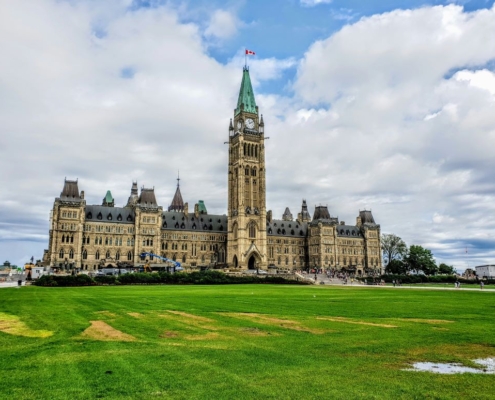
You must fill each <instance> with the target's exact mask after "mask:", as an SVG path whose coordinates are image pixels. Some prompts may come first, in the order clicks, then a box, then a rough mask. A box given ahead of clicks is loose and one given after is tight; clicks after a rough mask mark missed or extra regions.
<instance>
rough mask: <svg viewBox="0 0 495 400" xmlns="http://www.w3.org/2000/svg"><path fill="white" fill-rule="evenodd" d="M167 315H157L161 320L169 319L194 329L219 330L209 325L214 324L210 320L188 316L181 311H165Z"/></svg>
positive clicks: (192, 315) (197, 316)
mask: <svg viewBox="0 0 495 400" xmlns="http://www.w3.org/2000/svg"><path fill="white" fill-rule="evenodd" d="M166 311H167V313H168V314H159V316H160V317H162V318H170V319H173V320H174V321H179V322H182V323H185V324H186V325H189V326H193V327H195V328H201V329H207V330H210V331H217V330H219V328H218V327H216V326H213V325H211V323H212V322H213V323H214V322H216V321H215V320H213V319H211V318H206V317H201V316H199V315H194V314H189V313H186V312H182V311H172V310H166Z"/></svg>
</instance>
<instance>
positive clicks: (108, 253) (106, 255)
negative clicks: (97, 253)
mask: <svg viewBox="0 0 495 400" xmlns="http://www.w3.org/2000/svg"><path fill="white" fill-rule="evenodd" d="M105 258H110V250H107V253H106V254H105Z"/></svg>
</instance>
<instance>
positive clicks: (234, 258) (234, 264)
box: [232, 255, 239, 268]
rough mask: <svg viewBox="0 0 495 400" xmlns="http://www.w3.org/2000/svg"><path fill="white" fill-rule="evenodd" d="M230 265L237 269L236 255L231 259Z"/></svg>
mask: <svg viewBox="0 0 495 400" xmlns="http://www.w3.org/2000/svg"><path fill="white" fill-rule="evenodd" d="M232 265H233V266H234V268H237V267H238V266H239V262H238V261H237V256H236V255H234V257H233V258H232Z"/></svg>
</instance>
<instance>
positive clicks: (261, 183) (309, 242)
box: [43, 68, 382, 275]
mask: <svg viewBox="0 0 495 400" xmlns="http://www.w3.org/2000/svg"><path fill="white" fill-rule="evenodd" d="M264 130H265V124H264V122H263V116H262V115H261V114H259V113H258V106H257V105H256V102H255V98H254V93H253V88H252V85H251V79H250V76H249V70H248V69H247V68H244V70H243V76H242V83H241V88H240V91H239V98H238V102H237V107H236V109H235V110H234V118H233V119H232V120H231V121H230V124H229V136H228V144H229V148H228V168H227V169H228V193H227V196H228V198H227V200H228V208H227V214H225V215H212V214H208V211H207V209H206V206H205V204H204V202H203V201H202V200H199V201H198V202H197V203H196V204H195V205H194V209H193V210H189V207H188V203H185V202H184V201H183V198H182V194H181V191H180V187H179V184H177V189H176V192H175V195H174V197H173V199H172V202H171V203H170V205H169V207H168V208H167V210H166V211H165V210H164V207H162V206H160V205H159V204H158V202H157V199H156V198H155V191H154V189H151V188H144V187H143V188H142V189H141V192H140V193H139V192H138V186H137V182H133V184H132V188H131V194H130V197H129V199H128V201H127V204H126V205H125V206H124V207H116V206H115V200H114V198H113V196H112V194H111V192H110V191H107V193H106V195H105V197H104V198H103V201H102V203H101V205H90V204H86V200H85V199H84V191H79V187H78V182H77V181H74V180H67V179H66V180H65V182H64V187H63V190H62V192H61V194H60V197H57V198H56V199H55V202H54V204H53V209H52V213H51V222H50V238H49V245H48V246H49V248H48V250H47V251H46V252H45V254H44V260H43V264H44V265H49V266H52V267H62V268H67V266H71V267H75V268H80V269H83V270H95V269H98V268H102V267H104V266H105V265H108V264H109V263H113V264H117V263H120V264H128V265H131V266H134V265H137V264H141V263H143V260H142V259H141V257H140V254H141V253H144V252H146V253H154V254H157V255H159V256H161V257H166V258H170V259H173V260H174V261H179V262H181V263H182V264H183V265H184V266H192V267H194V266H200V265H209V264H216V265H220V266H225V267H230V268H239V269H258V268H259V269H266V268H268V267H270V266H273V267H276V268H284V269H296V270H298V269H307V268H325V269H333V270H336V271H345V272H349V273H355V274H357V275H363V274H379V273H381V272H382V258H381V250H380V225H378V224H377V223H376V222H375V220H374V218H373V215H372V213H371V211H368V210H364V211H360V212H359V215H358V216H357V219H356V224H346V223H345V222H344V221H339V219H338V218H337V217H335V216H331V215H330V212H329V210H328V208H327V207H326V206H317V207H316V208H315V212H314V214H313V216H312V217H311V215H310V213H309V211H308V206H307V204H306V200H303V201H302V206H301V212H300V213H298V214H297V217H296V218H294V216H293V214H292V213H291V211H290V209H289V208H288V207H287V208H286V209H285V212H284V213H283V215H282V218H281V219H274V218H273V216H272V211H271V210H267V209H266V181H265V168H266V164H265V139H266V138H265V131H264ZM190 211H192V212H190ZM150 261H151V263H152V264H153V263H160V262H161V261H160V260H159V259H156V258H155V259H154V260H150Z"/></svg>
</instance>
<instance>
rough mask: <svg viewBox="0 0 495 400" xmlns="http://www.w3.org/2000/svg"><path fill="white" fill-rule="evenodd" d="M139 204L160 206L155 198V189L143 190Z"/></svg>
mask: <svg viewBox="0 0 495 400" xmlns="http://www.w3.org/2000/svg"><path fill="white" fill-rule="evenodd" d="M138 204H140V205H142V206H155V207H157V206H158V204H157V202H156V197H155V189H145V188H141V196H139V199H138Z"/></svg>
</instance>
